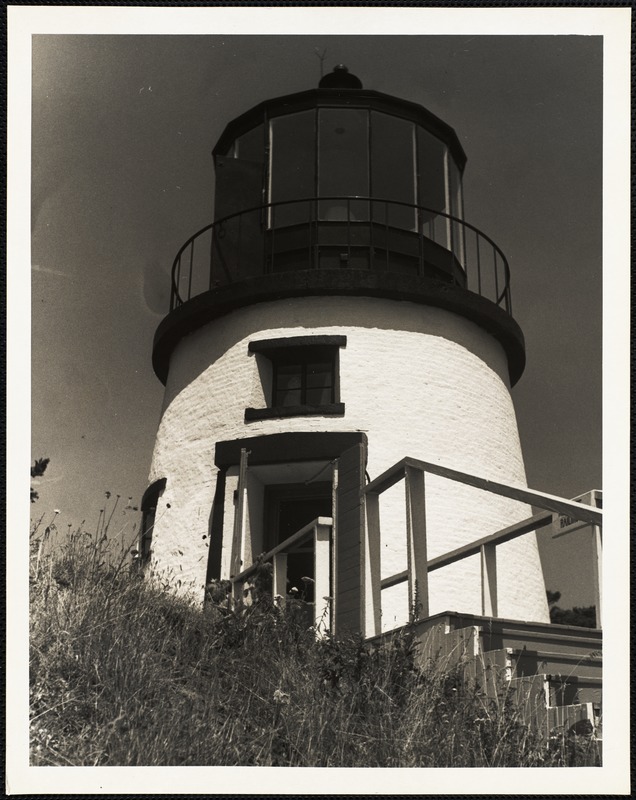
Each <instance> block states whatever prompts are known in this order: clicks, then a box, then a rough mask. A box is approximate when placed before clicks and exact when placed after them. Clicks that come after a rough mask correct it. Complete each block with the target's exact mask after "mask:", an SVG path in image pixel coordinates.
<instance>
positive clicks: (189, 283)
mask: <svg viewBox="0 0 636 800" xmlns="http://www.w3.org/2000/svg"><path fill="white" fill-rule="evenodd" d="M195 241H196V240H195V239H193V240H192V244H191V245H190V274H189V275H188V300H189V299H190V298H191V297H192V264H193V262H194V242H195Z"/></svg>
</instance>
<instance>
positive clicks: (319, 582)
mask: <svg viewBox="0 0 636 800" xmlns="http://www.w3.org/2000/svg"><path fill="white" fill-rule="evenodd" d="M330 539H331V526H329V525H323V524H321V523H320V522H317V523H316V526H315V528H314V624H315V626H316V631H317V632H318V633H320V634H322V633H325V632H328V631H330V630H331V599H330V597H331V585H330V584H331V580H330V566H331V565H330V558H331V556H330V552H329V541H330Z"/></svg>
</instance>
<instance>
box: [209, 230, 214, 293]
mask: <svg viewBox="0 0 636 800" xmlns="http://www.w3.org/2000/svg"><path fill="white" fill-rule="evenodd" d="M213 279H214V228H210V282H209V287H208V288H209V289H211V288H212V286H213Z"/></svg>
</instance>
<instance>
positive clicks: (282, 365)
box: [272, 347, 336, 406]
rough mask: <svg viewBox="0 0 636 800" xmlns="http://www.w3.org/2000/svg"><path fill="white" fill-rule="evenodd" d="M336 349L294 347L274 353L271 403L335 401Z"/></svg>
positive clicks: (282, 404)
mask: <svg viewBox="0 0 636 800" xmlns="http://www.w3.org/2000/svg"><path fill="white" fill-rule="evenodd" d="M335 362H336V351H335V350H334V348H330V347H326V348H325V347H302V348H291V349H290V350H287V351H284V352H282V353H279V354H277V355H275V356H273V357H272V365H273V380H272V384H273V391H272V406H299V405H308V406H321V405H325V404H327V403H334V402H335V389H336V375H335V369H336V364H335Z"/></svg>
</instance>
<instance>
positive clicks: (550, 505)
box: [362, 456, 603, 525]
mask: <svg viewBox="0 0 636 800" xmlns="http://www.w3.org/2000/svg"><path fill="white" fill-rule="evenodd" d="M407 467H412V468H414V469H420V470H422V471H423V472H428V473H430V474H431V475H438V476H439V477H441V478H448V479H449V480H451V481H458V482H459V483H464V484H467V485H468V486H474V487H476V488H477V489H483V490H484V491H486V492H493V493H494V494H498V495H502V496H503V497H509V498H511V499H513V500H520V501H521V502H524V503H530V504H532V505H534V506H538V507H539V508H543V509H545V510H547V511H553V512H556V513H559V514H567V515H568V516H571V517H574V518H575V519H577V520H580V521H581V522H587V523H589V524H590V525H602V524H603V512H602V510H601V509H598V508H593V507H592V506H587V505H585V504H584V503H577V502H575V501H574V500H565V499H564V498H562V497H557V496H555V495H552V494H546V493H545V492H538V491H536V490H535V489H528V488H527V487H525V486H514V485H512V484H509V483H501V482H499V481H493V480H489V479H488V478H480V477H478V476H476V475H470V474H468V473H466V472H460V471H459V470H456V469H450V467H442V466H440V465H439V464H432V463H430V462H429V461H420V460H419V459H416V458H411V457H410V456H406V457H405V458H403V459H401V460H400V461H398V462H397V464H394V465H393V466H392V467H390V468H389V469H387V470H385V472H383V473H382V474H381V475H379V476H378V477H377V478H375V479H374V480H372V481H371V483H368V484H367V485H366V486H365V487H364V488H363V490H362V491H363V492H364V493H365V494H368V493H369V492H378V493H380V492H384V491H386V489H389V488H390V487H391V486H393V485H394V484H395V483H397V482H398V481H399V480H401V479H402V478H403V477H404V475H405V473H406V469H407Z"/></svg>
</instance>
